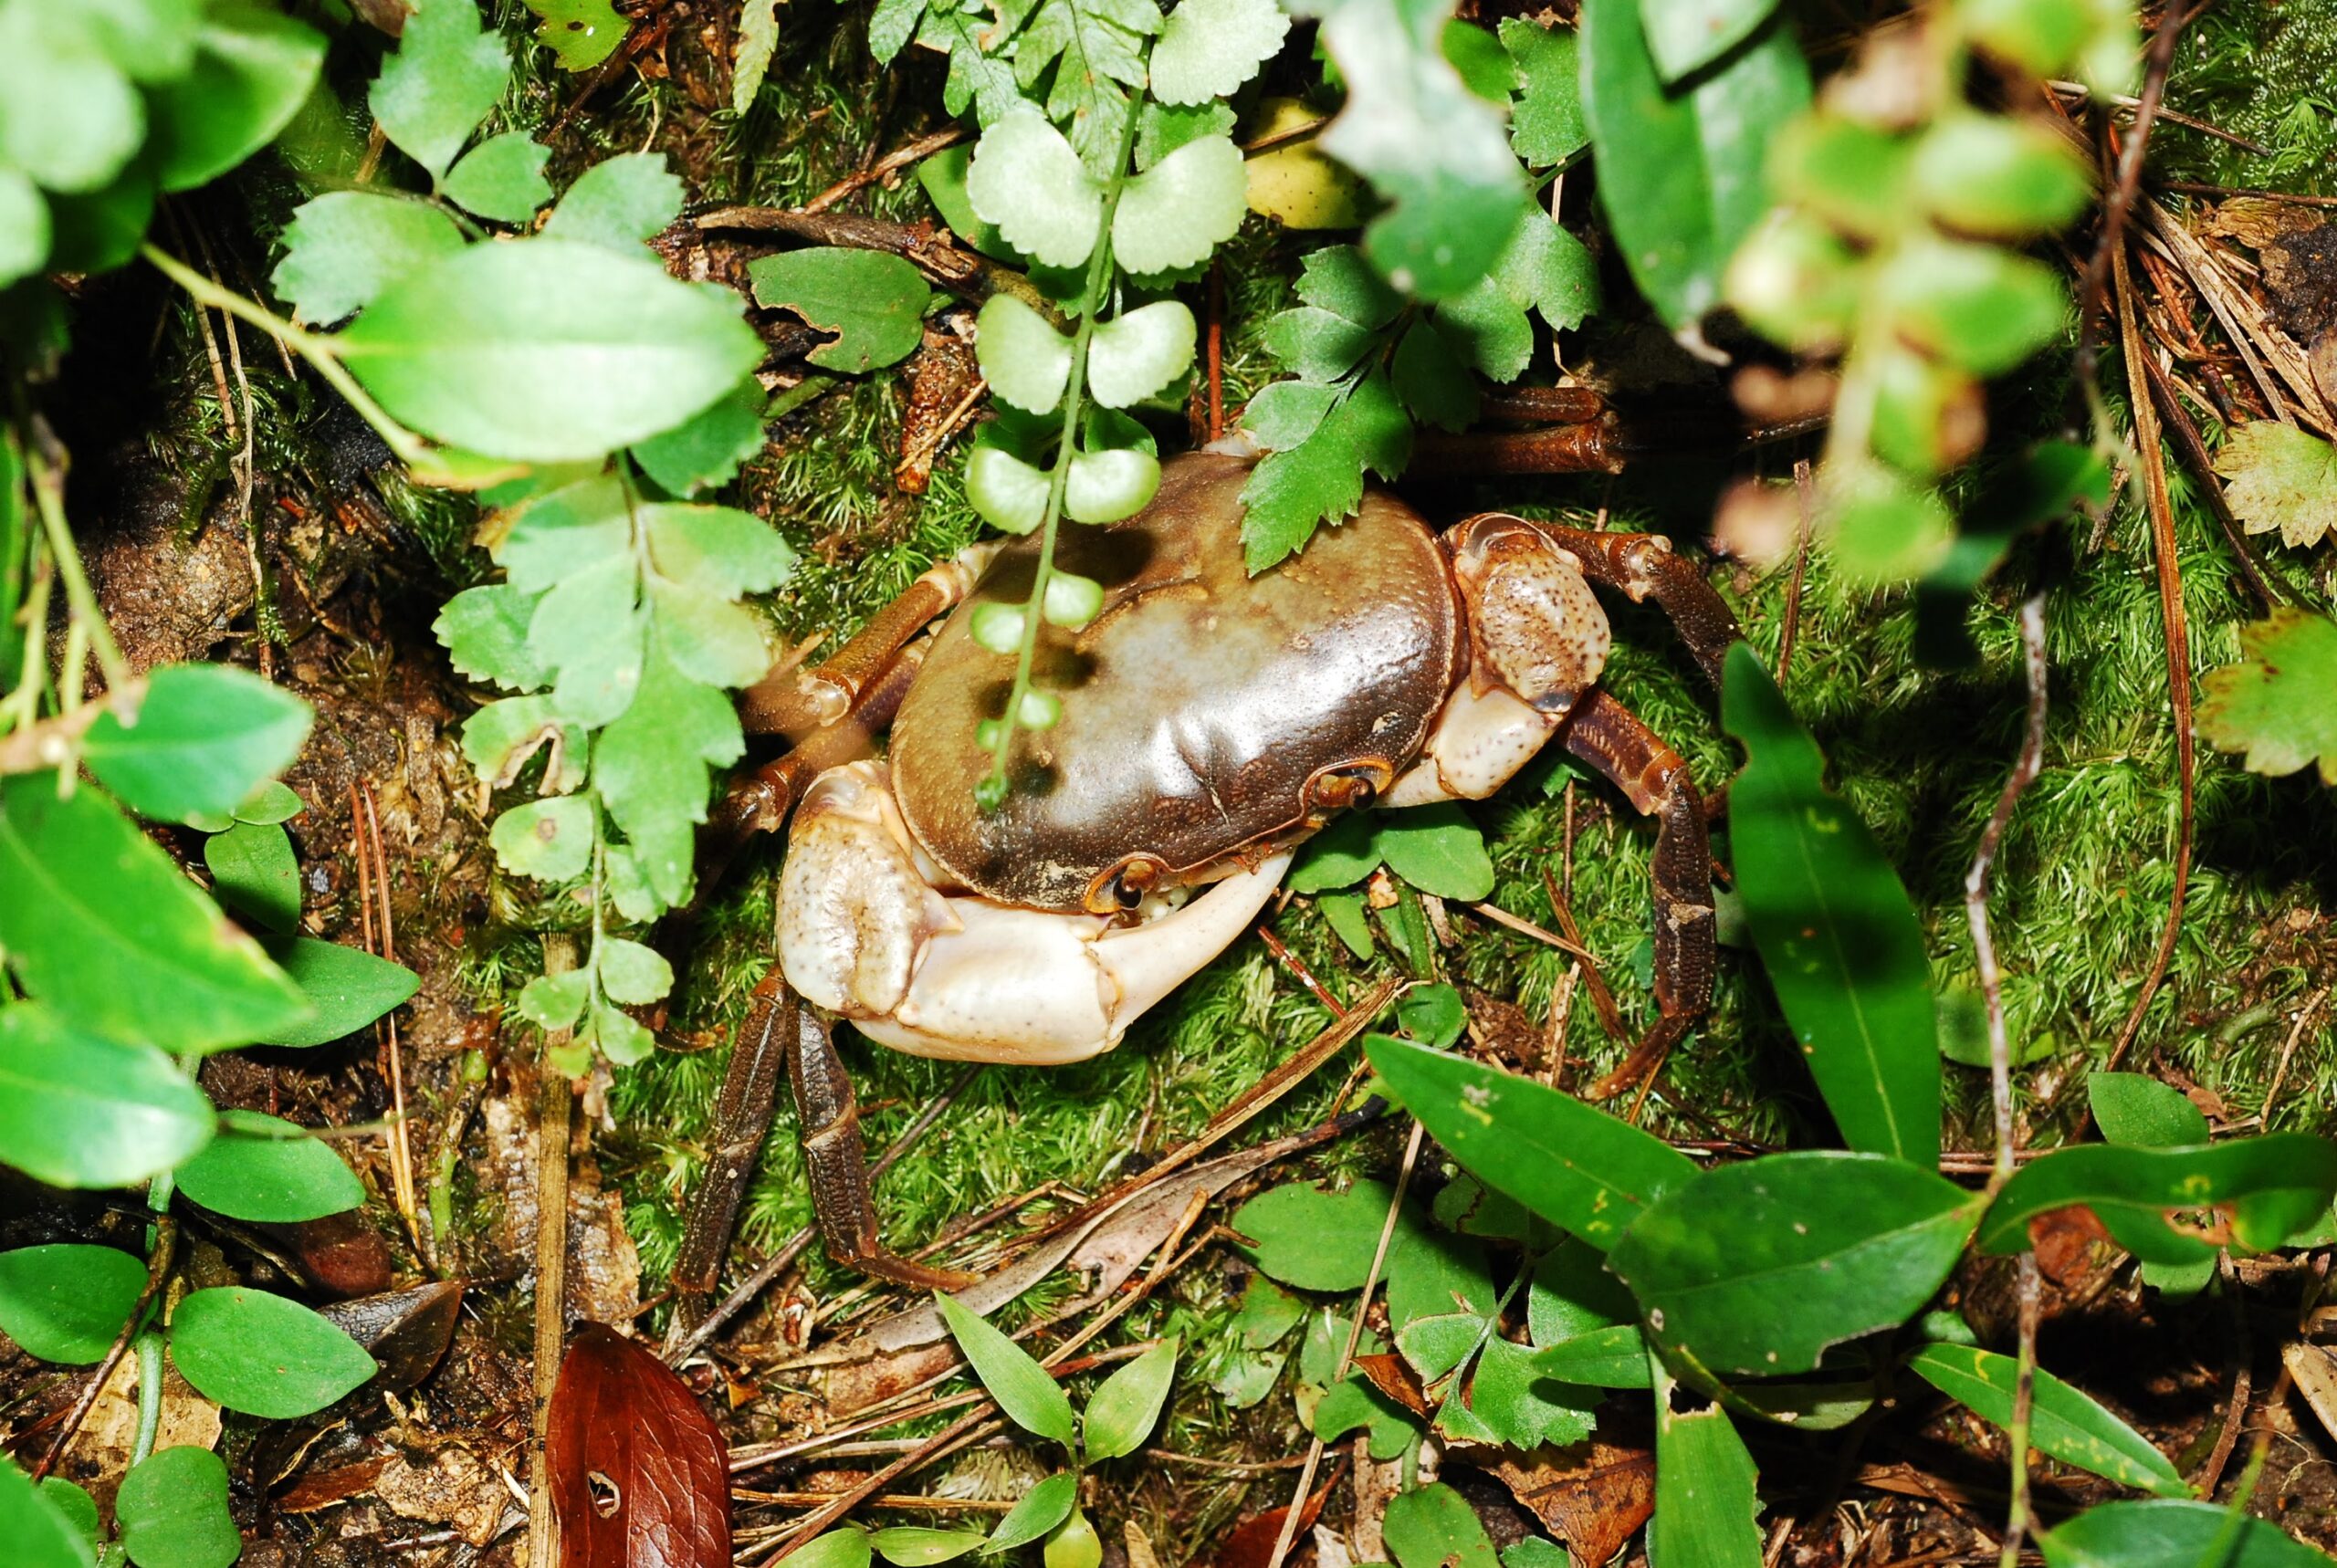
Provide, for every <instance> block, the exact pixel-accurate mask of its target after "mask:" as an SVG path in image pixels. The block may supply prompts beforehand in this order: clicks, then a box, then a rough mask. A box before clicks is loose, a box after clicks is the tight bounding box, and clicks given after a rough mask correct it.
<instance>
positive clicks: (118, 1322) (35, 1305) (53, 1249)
mask: <svg viewBox="0 0 2337 1568" xmlns="http://www.w3.org/2000/svg"><path fill="white" fill-rule="evenodd" d="M145 1289H146V1266H145V1264H143V1263H141V1262H140V1261H139V1260H137V1259H136V1258H134V1257H132V1256H131V1255H130V1254H129V1253H127V1252H124V1251H122V1250H121V1249H119V1248H115V1247H85V1246H80V1245H78V1244H75V1243H70V1242H58V1243H54V1244H52V1245H49V1246H46V1247H19V1248H16V1249H14V1250H12V1251H7V1252H0V1333H6V1334H7V1336H8V1337H9V1338H10V1339H12V1340H15V1341H16V1343H17V1345H18V1346H19V1347H21V1348H22V1349H23V1350H24V1351H25V1352H26V1354H30V1355H36V1356H38V1357H39V1358H40V1359H41V1360H43V1361H55V1362H62V1363H64V1364H67V1365H68V1366H89V1365H93V1364H96V1363H98V1362H100V1361H103V1360H104V1359H105V1357H106V1353H107V1352H108V1351H110V1350H111V1349H112V1348H113V1342H114V1341H115V1340H116V1339H118V1338H120V1337H121V1329H122V1325H123V1324H124V1323H126V1322H129V1321H130V1314H131V1310H132V1309H133V1308H135V1307H136V1306H137V1305H138V1298H139V1297H140V1296H141V1294H143V1293H144V1291H145Z"/></svg>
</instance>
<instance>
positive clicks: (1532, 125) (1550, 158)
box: [1501, 16, 1590, 169]
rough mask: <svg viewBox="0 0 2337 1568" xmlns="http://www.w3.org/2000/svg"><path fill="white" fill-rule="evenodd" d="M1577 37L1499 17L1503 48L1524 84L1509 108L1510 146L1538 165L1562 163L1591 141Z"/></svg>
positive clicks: (1519, 18)
mask: <svg viewBox="0 0 2337 1568" xmlns="http://www.w3.org/2000/svg"><path fill="white" fill-rule="evenodd" d="M1577 43H1578V39H1577V36H1576V34H1575V33H1574V31H1573V30H1572V29H1570V28H1567V27H1545V26H1542V25H1541V24H1540V23H1538V22H1531V21H1528V20H1526V18H1525V17H1523V16H1504V17H1503V18H1502V19H1501V44H1502V47H1503V48H1504V49H1507V50H1508V51H1509V57H1510V61H1511V63H1512V64H1514V66H1515V67H1516V68H1517V78H1518V80H1519V82H1520V83H1521V84H1522V85H1521V86H1520V88H1519V89H1518V94H1517V97H1516V99H1514V101H1513V102H1512V104H1511V106H1510V111H1509V144H1510V146H1512V147H1513V148H1514V149H1515V150H1516V152H1517V155H1518V156H1519V157H1520V158H1523V159H1525V162H1527V163H1529V164H1531V165H1532V166H1534V167H1535V168H1536V169H1547V168H1552V167H1555V166H1556V165H1557V164H1560V163H1564V162H1567V161H1568V160H1569V159H1571V158H1573V157H1574V155H1575V154H1576V153H1577V152H1581V151H1582V150H1583V149H1584V148H1586V147H1588V146H1589V145H1590V127H1589V126H1588V123H1587V122H1586V121H1585V120H1584V119H1583V114H1582V71H1581V66H1580V64H1579V62H1578V58H1577Z"/></svg>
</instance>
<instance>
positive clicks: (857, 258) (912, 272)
mask: <svg viewBox="0 0 2337 1568" xmlns="http://www.w3.org/2000/svg"><path fill="white" fill-rule="evenodd" d="M747 277H748V278H749V281H751V282H752V284H753V285H754V290H755V303H757V304H758V305H768V306H771V307H774V308H779V309H783V310H792V311H794V312H795V314H797V315H798V316H801V317H802V318H803V319H804V320H806V321H808V322H810V323H811V324H812V326H814V327H816V328H818V329H820V330H821V331H823V332H833V333H835V334H836V340H835V341H834V342H833V343H823V344H822V345H821V346H820V347H818V348H816V349H814V350H812V351H811V353H810V354H808V355H806V356H805V358H807V359H809V360H810V361H812V363H813V364H815V365H818V366H819V367H820V368H821V369H823V370H830V371H844V373H845V374H847V375H865V374H866V373H867V372H868V371H873V370H875V369H877V368H879V367H880V366H884V365H889V364H893V363H895V362H896V361H901V360H905V359H907V358H908V356H909V354H910V352H911V351H912V350H915V349H916V348H917V344H918V343H919V342H920V341H921V340H923V338H924V336H925V308H926V306H927V303H928V302H930V301H931V299H932V298H933V290H932V289H931V288H929V287H927V286H926V281H925V275H924V274H923V273H920V272H919V271H917V268H916V267H913V266H911V265H910V264H909V263H908V262H907V261H904V260H903V259H902V258H901V257H899V256H891V255H888V254H886V252H884V251H878V250H852V249H848V248H846V247H844V246H813V247H812V248H811V249H808V250H791V251H785V252H782V253H781V254H780V255H778V256H761V257H759V258H758V259H756V260H754V261H751V262H749V263H748V264H747Z"/></svg>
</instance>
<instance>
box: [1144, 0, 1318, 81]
mask: <svg viewBox="0 0 2337 1568" xmlns="http://www.w3.org/2000/svg"><path fill="white" fill-rule="evenodd" d="M1289 31H1290V18H1289V17H1287V16H1284V15H1283V12H1282V7H1281V6H1280V5H1276V4H1275V3H1274V0H1180V3H1179V5H1178V6H1177V8H1176V9H1175V10H1174V11H1171V12H1169V13H1168V21H1167V23H1165V24H1164V25H1163V26H1162V27H1161V29H1160V39H1159V42H1158V43H1156V44H1154V45H1153V46H1152V58H1151V62H1150V63H1151V68H1152V79H1151V86H1152V95H1153V97H1155V98H1157V99H1159V100H1160V101H1161V102H1163V103H1171V104H1187V103H1203V102H1206V101H1208V100H1209V99H1213V98H1227V97H1231V95H1232V93H1233V91H1234V90H1235V89H1237V88H1239V87H1241V86H1242V83H1244V82H1246V81H1248V80H1249V79H1250V78H1252V77H1254V76H1256V75H1257V74H1258V69H1259V68H1260V67H1261V66H1263V65H1264V64H1265V63H1266V62H1267V61H1268V60H1270V59H1272V58H1273V57H1274V55H1275V54H1276V53H1277V52H1278V51H1279V50H1280V49H1281V48H1282V41H1283V38H1284V36H1285V35H1287V34H1288V33H1289Z"/></svg>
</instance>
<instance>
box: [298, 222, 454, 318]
mask: <svg viewBox="0 0 2337 1568" xmlns="http://www.w3.org/2000/svg"><path fill="white" fill-rule="evenodd" d="M284 246H285V249H284V259H283V260H281V261H279V262H278V263H277V264H276V270H275V272H274V273H273V274H271V275H270V277H269V281H270V282H271V283H273V284H274V285H275V287H276V292H277V293H278V294H279V295H281V296H283V298H286V299H287V300H289V301H290V302H291V305H292V308H293V309H295V310H297V311H299V314H300V316H301V317H302V318H303V319H305V320H307V321H308V322H309V323H310V324H311V325H329V324H330V323H331V322H334V321H338V320H340V319H341V318H342V317H344V316H348V315H350V314H351V313H352V312H355V311H358V310H362V309H363V308H365V307H366V306H367V305H369V304H371V303H372V301H373V300H374V299H375V298H378V297H379V296H380V294H381V292H382V291H383V289H384V288H387V287H390V285H392V284H393V283H395V282H396V281H398V280H399V279H400V278H403V277H406V276H408V275H409V274H411V273H414V272H417V271H419V270H421V269H422V268H423V267H426V266H428V265H429V264H430V263H431V262H433V261H435V260H437V259H438V258H440V257H441V256H449V255H452V254H453V253H454V252H456V251H458V250H460V249H462V248H463V232H462V230H461V229H459V228H457V227H456V226H455V220H454V219H452V218H450V217H448V216H447V215H446V214H445V213H443V212H440V211H439V210H438V209H437V208H435V207H434V206H431V205H429V204H427V203H424V202H417V201H410V200H407V199H406V198H404V197H402V196H383V195H374V194H372V193H368V192H364V191H328V192H327V193H325V194H323V195H321V196H319V197H317V198H315V199H314V200H313V201H309V202H305V203H303V204H301V206H300V208H299V211H297V212H296V213H294V214H292V223H291V226H289V227H288V228H287V229H286V230H285V231H284Z"/></svg>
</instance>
